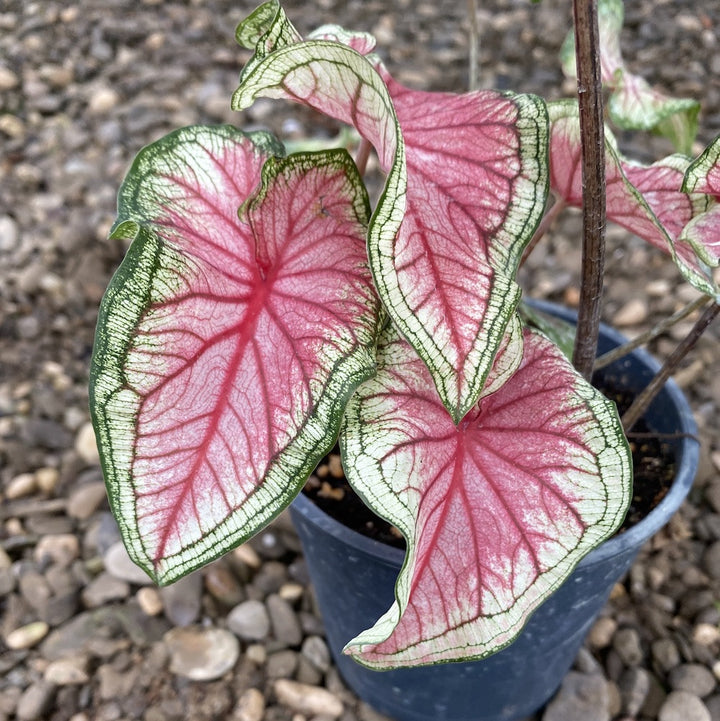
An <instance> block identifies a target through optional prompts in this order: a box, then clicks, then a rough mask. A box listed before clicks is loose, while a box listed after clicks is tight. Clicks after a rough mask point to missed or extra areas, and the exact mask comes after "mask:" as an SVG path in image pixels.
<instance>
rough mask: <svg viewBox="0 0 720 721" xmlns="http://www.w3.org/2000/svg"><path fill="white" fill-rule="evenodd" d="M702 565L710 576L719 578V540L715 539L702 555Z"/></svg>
mask: <svg viewBox="0 0 720 721" xmlns="http://www.w3.org/2000/svg"><path fill="white" fill-rule="evenodd" d="M702 562H703V567H704V568H705V571H706V572H707V573H708V575H709V576H710V577H711V578H714V579H715V580H720V541H715V543H713V544H712V545H711V546H710V547H709V548H708V549H707V550H706V551H705V553H704V555H703V559H702Z"/></svg>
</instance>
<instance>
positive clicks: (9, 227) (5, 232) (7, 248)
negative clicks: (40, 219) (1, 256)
mask: <svg viewBox="0 0 720 721" xmlns="http://www.w3.org/2000/svg"><path fill="white" fill-rule="evenodd" d="M19 239H20V231H19V230H18V224H17V223H16V222H15V221H14V220H13V219H12V218H11V217H10V216H9V215H2V216H0V253H10V252H11V251H12V250H14V249H15V248H16V247H17V244H18V240H19Z"/></svg>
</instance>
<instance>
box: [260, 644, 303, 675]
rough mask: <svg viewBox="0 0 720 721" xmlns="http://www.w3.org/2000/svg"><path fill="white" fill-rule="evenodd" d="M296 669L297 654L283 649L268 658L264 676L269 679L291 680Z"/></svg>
mask: <svg viewBox="0 0 720 721" xmlns="http://www.w3.org/2000/svg"><path fill="white" fill-rule="evenodd" d="M297 667H298V654H297V653H295V651H290V650H289V649H285V650H284V651H276V652H275V653H271V654H270V655H269V656H268V659H267V664H266V665H265V675H266V676H267V677H268V678H270V679H274V678H292V677H293V676H294V675H295V671H296V670H297Z"/></svg>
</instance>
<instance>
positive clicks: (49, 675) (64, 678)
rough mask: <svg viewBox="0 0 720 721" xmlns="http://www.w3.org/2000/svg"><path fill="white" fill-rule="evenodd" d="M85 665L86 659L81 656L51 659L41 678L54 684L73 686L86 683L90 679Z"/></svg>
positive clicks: (86, 663)
mask: <svg viewBox="0 0 720 721" xmlns="http://www.w3.org/2000/svg"><path fill="white" fill-rule="evenodd" d="M87 665H88V660H87V658H85V657H83V656H78V657H75V658H61V659H58V660H57V661H51V662H50V663H49V664H48V665H47V667H46V669H45V673H44V674H43V679H44V680H45V681H46V682H47V683H51V684H54V685H55V686H75V685H77V684H83V683H87V682H88V681H89V680H90V677H89V676H88V673H87Z"/></svg>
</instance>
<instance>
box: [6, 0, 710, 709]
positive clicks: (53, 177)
mask: <svg viewBox="0 0 720 721" xmlns="http://www.w3.org/2000/svg"><path fill="white" fill-rule="evenodd" d="M285 5H286V7H287V9H288V12H289V14H290V16H291V18H292V19H293V20H294V21H295V22H296V24H297V25H298V28H299V29H300V30H301V31H302V32H304V31H308V30H310V29H312V28H313V27H315V26H317V25H319V24H321V23H323V22H338V23H340V24H343V25H345V26H347V27H352V28H356V29H362V30H368V31H370V32H372V33H374V34H375V35H376V37H377V39H378V43H379V45H380V47H381V49H382V53H383V55H384V58H385V60H386V62H387V64H388V66H389V68H390V70H391V72H394V74H395V75H396V77H398V79H399V80H401V81H403V82H405V83H406V84H409V85H412V86H414V87H417V88H425V89H435V90H451V91H459V90H462V89H464V87H465V85H466V82H467V80H466V78H467V60H466V54H467V29H468V22H467V18H466V14H465V13H466V7H465V3H463V2H458V1H457V0H456V1H455V2H449V1H447V0H435V1H434V2H423V1H421V0H396V1H395V2H380V1H379V0H369V1H367V2H360V1H357V0H356V1H353V0H347V1H341V0H318V1H317V2H298V1H297V0H292V1H291V2H287V3H285ZM480 5H481V8H480V11H479V17H480V27H481V52H480V57H481V71H480V81H481V85H482V86H484V87H498V88H503V89H514V90H518V91H528V92H538V93H541V94H543V95H544V96H545V97H550V98H555V97H561V96H566V95H568V94H571V93H572V90H573V86H572V83H568V81H566V80H564V79H563V77H562V75H561V73H560V70H559V66H558V62H557V53H558V50H559V47H560V44H561V43H562V40H563V38H564V35H565V32H566V29H567V27H568V25H569V15H568V13H569V2H567V1H561V0H543V2H542V3H541V4H540V5H532V4H530V3H529V2H526V1H524V0H495V1H493V2H481V3H480ZM252 7H253V5H252V4H250V3H245V2H225V1H224V0H208V1H207V2H203V1H202V0H185V1H184V2H178V1H173V0H143V1H142V2H136V1H134V0H85V1H84V2H80V3H72V2H54V1H53V0H44V1H38V2H33V1H31V0H22V1H21V0H16V1H13V0H0V498H1V499H2V504H1V505H0V524H1V525H0V721H5V720H6V719H7V720H9V719H19V720H21V721H32V720H33V719H49V720H51V721H68V720H72V721H95V720H97V721H122V720H130V719H142V721H181V720H183V719H193V721H204V720H206V719H207V720H210V719H223V720H224V719H231V720H232V721H260V720H261V719H266V720H267V721H275V720H277V721H291V720H292V721H302V720H303V719H316V721H326V720H327V719H331V718H333V719H335V718H340V719H342V721H354V720H355V719H360V721H375V719H378V718H379V717H378V715H377V714H376V713H374V712H373V711H372V710H371V709H369V708H368V707H367V706H366V705H364V704H362V703H359V702H358V701H357V699H356V698H355V697H354V696H353V694H352V693H350V692H349V691H347V690H346V689H345V687H344V686H343V684H342V681H341V679H340V678H339V676H338V674H337V672H336V670H335V668H334V667H333V665H332V663H331V661H330V659H329V655H328V651H327V647H326V645H325V642H324V640H323V629H322V623H321V621H320V620H319V618H318V617H317V615H316V611H315V604H314V601H313V595H312V591H311V589H310V588H309V587H308V582H307V573H306V570H305V565H304V562H303V559H302V556H301V554H300V550H299V547H298V543H297V539H296V537H295V534H294V532H293V530H292V527H291V525H290V524H289V522H288V521H287V519H286V518H285V517H283V518H281V519H280V520H279V521H278V522H277V523H275V524H274V525H273V526H272V527H271V528H269V529H268V530H267V531H265V532H264V533H263V534H262V535H261V536H260V537H258V538H257V539H255V540H254V541H252V542H251V543H250V544H248V545H246V546H243V547H241V548H239V549H238V550H237V551H235V552H233V553H231V554H229V556H227V557H226V558H224V559H223V560H221V561H219V562H217V563H215V564H213V565H212V566H211V567H209V568H208V569H206V570H204V571H202V572H199V573H196V574H194V575H192V576H190V577H189V578H187V579H185V580H183V581H182V582H181V583H179V584H177V585H176V586H173V587H170V588H167V589H162V590H158V589H156V588H154V587H152V586H150V585H148V583H147V582H146V581H147V579H146V578H145V577H144V575H143V574H142V573H141V572H139V571H138V570H137V569H135V568H134V567H133V566H132V565H131V564H129V562H128V559H127V557H126V555H125V553H124V551H123V549H122V546H121V544H119V536H118V532H117V528H116V526H115V523H114V521H113V520H112V517H111V516H110V514H109V511H108V506H107V502H106V500H105V494H104V488H103V485H102V478H101V474H100V469H99V466H98V458H97V450H96V447H95V442H94V437H93V434H92V430H91V428H90V426H89V424H88V420H89V417H88V411H87V375H88V363H89V359H90V353H91V349H92V340H93V331H94V325H95V320H96V314H97V307H98V303H99V300H100V298H101V295H102V293H103V290H104V288H105V286H106V285H107V282H108V280H109V278H110V275H111V274H112V272H113V270H114V269H115V268H116V267H117V265H118V263H119V262H120V260H121V258H122V256H123V253H124V251H125V248H124V247H123V245H122V244H121V243H120V242H119V241H109V240H107V231H108V229H109V227H110V225H111V223H112V221H113V218H114V213H115V198H116V192H117V188H118V185H119V183H120V181H121V179H122V177H123V175H124V173H125V171H126V169H127V167H128V165H129V163H130V161H131V159H132V158H133V156H134V155H135V153H136V152H137V151H138V150H139V149H140V148H141V147H142V146H143V145H145V144H147V143H148V142H151V141H153V140H155V139H157V138H158V137H160V136H161V135H163V134H164V133H166V132H168V131H170V130H171V129H173V128H175V127H178V126H181V125H186V124H193V123H218V122H231V123H236V124H244V125H248V126H252V127H260V126H263V127H265V126H267V127H270V128H271V129H273V130H275V131H276V132H277V133H278V134H279V135H281V137H283V138H286V139H287V138H289V139H298V138H303V137H307V136H312V135H314V134H316V133H317V132H318V130H317V128H315V127H314V126H313V124H312V118H311V116H310V114H309V113H308V112H305V111H300V112H297V111H295V110H293V109H291V108H289V107H288V106H286V105H283V104H282V103H271V102H266V101H260V102H258V103H257V104H256V105H255V106H253V107H252V108H251V109H249V110H248V111H246V112H245V113H244V114H242V115H240V114H236V113H233V112H231V111H230V109H229V97H230V94H231V92H232V91H233V90H234V89H235V87H236V81H237V77H238V74H239V69H240V68H241V66H242V63H243V62H244V61H246V60H247V58H248V53H246V52H245V51H243V50H241V49H239V48H237V46H236V45H235V43H234V39H233V31H234V28H235V26H236V24H237V22H238V21H239V20H241V19H242V17H244V16H245V14H247V12H248V11H249V10H251V9H252ZM626 16H627V21H626V29H625V31H624V33H623V51H624V54H625V57H626V59H627V61H628V63H629V65H630V66H631V68H632V69H633V70H635V71H636V72H639V73H641V74H642V75H644V76H645V77H646V79H647V80H648V81H649V82H651V83H653V84H657V85H658V86H659V87H661V88H662V89H664V90H665V91H666V92H668V93H670V94H673V95H677V96H688V97H693V98H697V99H700V100H702V102H703V112H702V115H701V118H700V136H699V139H700V141H702V143H707V142H709V141H710V140H711V139H712V138H713V137H714V136H715V135H717V133H718V132H720V5H719V4H718V3H717V2H715V1H714V0H706V1H704V2H693V3H691V2H683V1H682V0H654V1H652V2H651V1H650V0H628V2H626ZM321 132H322V133H324V134H331V133H332V132H334V128H333V127H332V126H331V125H327V126H326V127H325V128H323V129H322V131H321ZM620 140H621V143H622V146H623V148H624V149H625V150H626V151H627V152H631V153H633V154H634V155H635V156H636V157H638V158H639V159H642V160H646V161H649V160H651V159H652V158H653V157H654V156H655V155H656V154H657V153H662V152H665V151H666V150H668V149H667V148H665V147H663V146H662V144H661V143H658V142H656V141H653V142H650V143H648V142H647V141H646V140H644V139H643V140H640V139H638V138H636V137H634V136H632V135H623V136H622V137H621V139H620ZM579 228H580V221H579V217H578V216H577V215H570V216H569V217H568V218H567V219H566V220H564V221H563V222H562V223H561V224H559V226H558V228H557V229H556V232H555V234H554V235H553V237H552V239H548V240H547V241H546V242H545V243H544V244H543V246H542V247H540V248H539V249H538V251H537V252H536V253H535V254H534V255H533V256H532V258H531V261H530V262H529V263H528V264H527V266H526V267H525V268H524V269H523V274H522V281H523V283H524V285H525V287H526V288H527V289H528V291H529V292H530V293H531V294H533V295H536V296H541V297H548V298H553V299H556V300H560V301H564V302H566V303H569V304H571V305H572V304H573V303H574V302H576V299H577V289H578V281H577V275H576V273H577V262H578V259H579V249H578V241H577V238H578V232H579ZM608 236H609V251H608V259H609V266H610V271H611V275H612V284H611V285H610V286H609V287H608V289H607V297H606V303H605V318H606V319H607V320H609V321H611V322H614V323H615V324H616V325H619V326H620V327H621V328H622V329H623V330H624V331H625V332H626V333H628V334H629V335H633V334H636V333H638V332H640V331H641V330H643V329H645V328H646V327H648V326H649V325H651V324H652V323H653V322H654V321H656V320H657V319H658V318H659V317H661V316H664V315H665V314H667V313H668V312H672V311H673V310H675V309H677V308H679V307H680V306H682V305H684V304H686V303H688V302H689V301H691V300H692V299H693V298H694V297H695V295H696V294H695V291H694V290H693V289H692V288H691V287H689V286H688V285H687V284H686V283H684V282H683V281H682V279H681V278H680V277H679V275H678V273H677V272H676V271H675V270H674V268H673V267H672V266H671V265H670V264H669V262H667V261H666V260H665V259H664V258H663V257H661V256H660V255H659V254H657V253H655V252H654V251H652V250H650V249H648V248H646V247H645V245H644V244H643V243H641V242H639V241H637V240H636V239H633V238H631V237H629V236H628V235H627V234H626V233H624V232H623V231H619V230H617V229H611V230H610V232H609V234H608ZM640 274H642V275H640ZM641 281H642V282H641ZM646 282H647V288H646V289H647V290H648V293H644V292H643V286H644V285H645V283H646ZM716 326H717V324H716ZM687 327H688V326H687V324H685V325H684V326H683V327H682V328H680V329H675V330H673V331H672V332H671V333H670V334H669V335H668V336H666V337H663V338H661V339H660V340H659V341H658V342H657V343H656V344H655V345H654V350H656V351H657V352H658V353H660V354H662V353H664V352H666V351H667V350H668V348H671V347H672V345H673V342H674V341H676V340H677V338H678V337H680V335H681V334H682V332H683V331H686V330H687ZM719 350H720V330H719V329H718V328H717V327H714V328H711V330H710V332H709V333H708V334H707V335H706V336H705V337H704V338H703V340H702V341H701V343H700V344H699V346H698V348H697V350H696V352H695V353H694V355H693V356H692V358H691V359H690V360H689V361H688V362H687V364H686V365H685V366H684V368H683V369H682V370H681V371H680V372H679V373H678V376H677V380H678V381H679V382H680V384H681V385H682V386H683V387H684V388H685V389H686V390H687V392H688V394H689V396H690V398H691V401H692V405H693V408H694V410H695V412H696V416H697V419H698V423H699V426H700V429H701V430H700V433H701V436H702V438H703V441H704V450H703V455H702V461H701V467H700V471H699V474H698V478H697V481H696V485H695V489H694V491H693V493H692V494H691V497H690V500H689V502H688V503H686V504H685V506H684V507H683V509H682V511H681V513H680V514H679V515H678V516H676V517H675V519H673V521H672V522H671V524H670V525H669V527H668V528H667V529H666V530H665V531H663V532H662V533H661V534H660V535H659V536H658V537H657V538H655V539H654V540H653V541H652V542H651V543H650V544H649V545H648V547H647V548H646V549H644V551H643V553H642V554H641V557H640V558H639V560H638V562H637V563H636V565H635V566H634V568H633V570H632V572H631V573H630V575H629V577H628V578H627V579H626V580H625V582H624V583H622V584H619V585H618V586H617V588H616V589H615V591H614V593H613V597H612V600H611V602H610V603H609V604H608V606H607V608H606V610H605V612H604V613H603V616H602V618H601V619H600V620H599V621H598V623H597V625H596V626H595V628H594V629H593V631H592V633H591V635H590V638H589V639H588V642H587V644H586V647H585V648H584V649H583V651H582V653H581V654H580V656H579V657H578V659H577V660H576V662H575V668H574V670H573V671H572V672H571V673H570V674H569V675H568V677H567V678H566V680H565V683H564V684H563V687H562V689H561V690H560V692H559V693H558V695H557V697H556V698H555V699H554V700H553V702H552V703H551V704H550V706H549V707H548V708H547V709H545V710H543V712H542V713H541V714H538V716H537V719H543V721H565V720H567V721H581V719H582V720H584V721H595V720H597V721H609V719H623V720H624V721H629V720H630V719H637V720H638V721H641V720H643V721H644V720H647V721H654V720H655V719H659V720H660V721H719V720H720V688H719V687H718V682H719V681H720V663H719V662H718V651H719V650H720V627H719V624H720V439H719V438H718V417H719V415H718V409H719V408H720V353H719V352H718V351H719ZM521 692H522V690H521V689H518V693H521Z"/></svg>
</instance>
